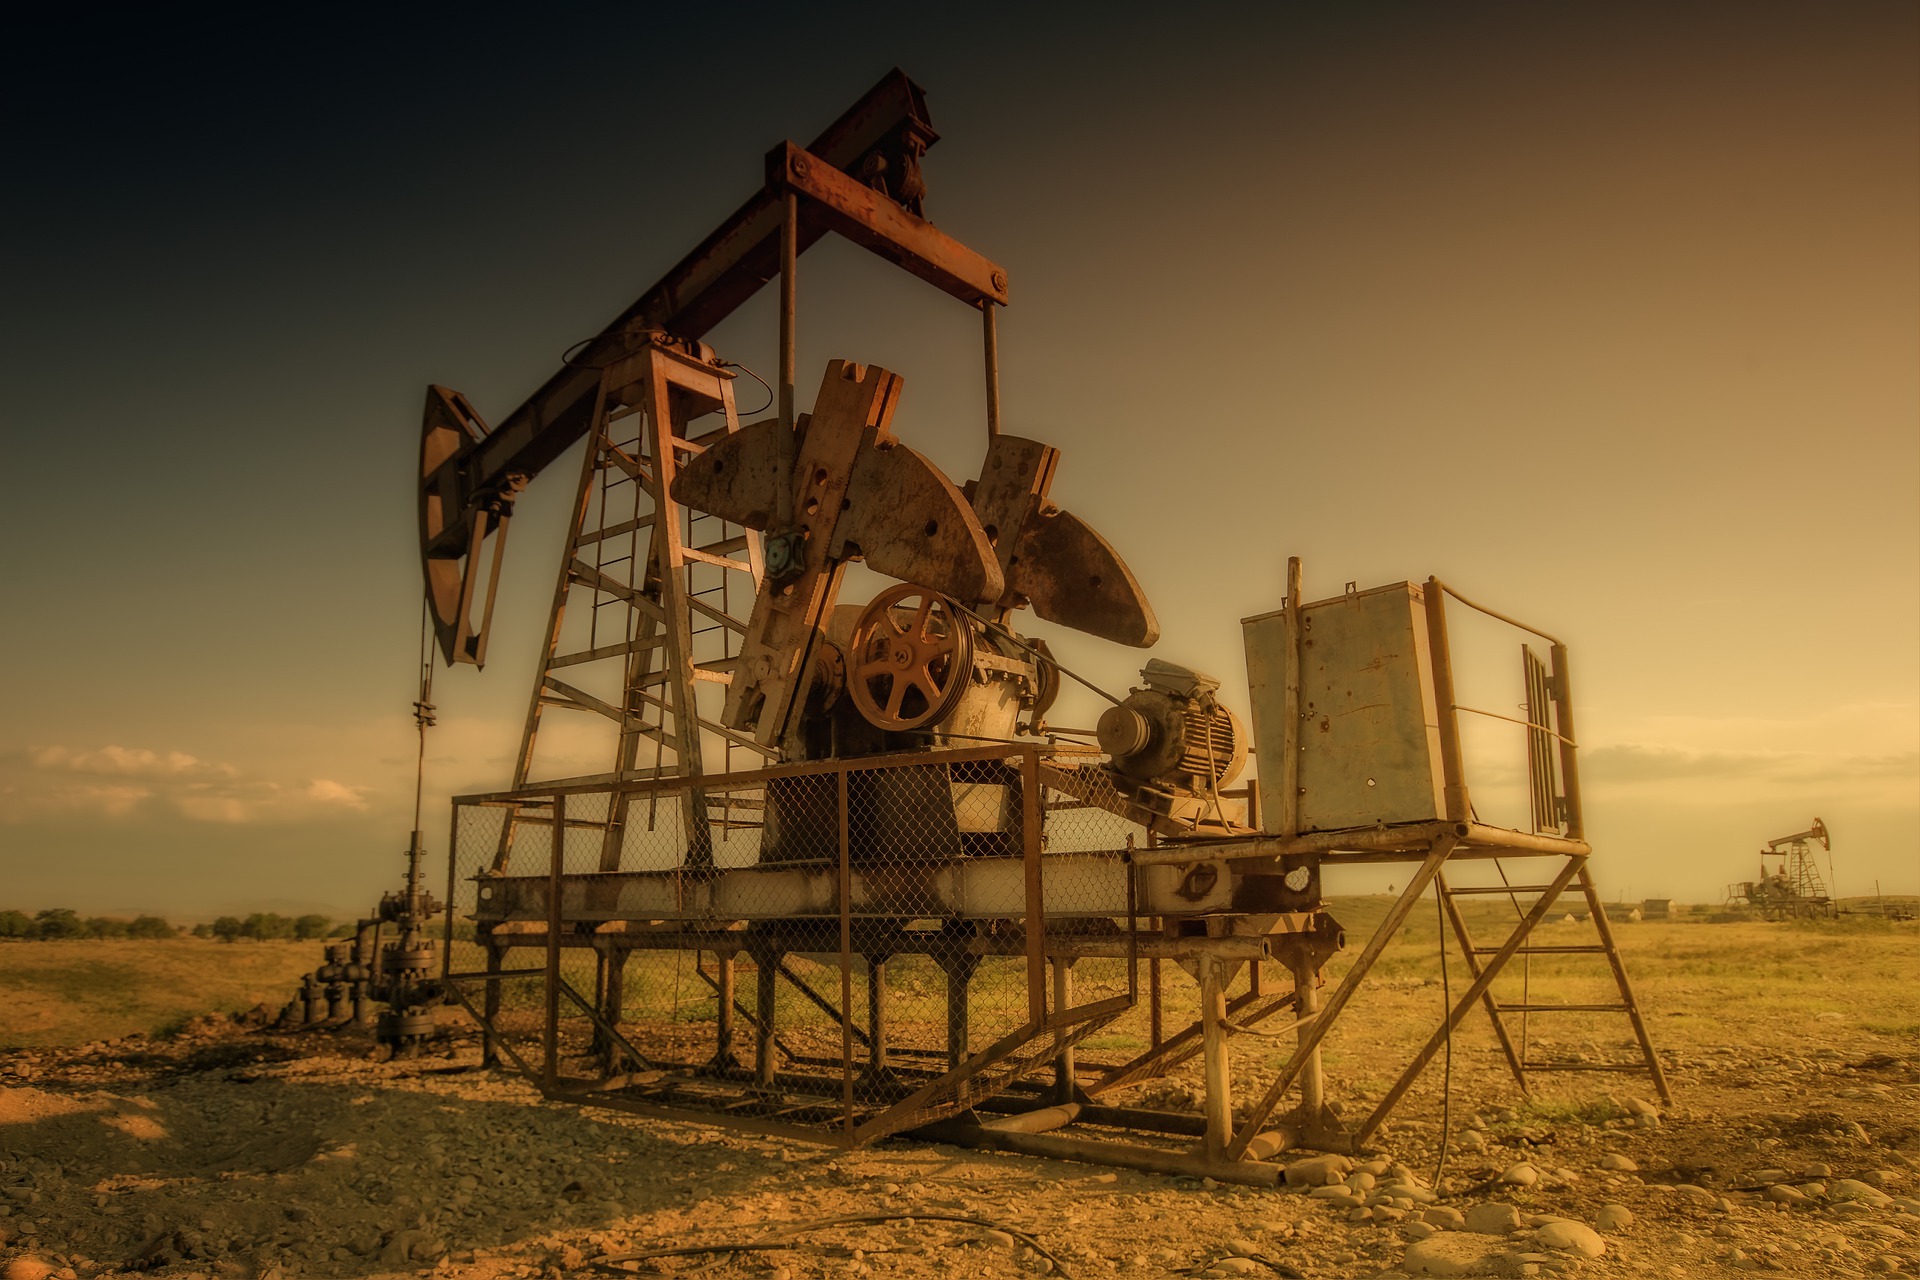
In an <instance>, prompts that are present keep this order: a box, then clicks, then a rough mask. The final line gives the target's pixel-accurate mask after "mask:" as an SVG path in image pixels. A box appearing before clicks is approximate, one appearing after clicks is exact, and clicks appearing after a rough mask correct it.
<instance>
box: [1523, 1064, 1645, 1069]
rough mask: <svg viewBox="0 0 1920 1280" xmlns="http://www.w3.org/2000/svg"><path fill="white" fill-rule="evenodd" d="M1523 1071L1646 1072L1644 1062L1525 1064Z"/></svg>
mask: <svg viewBox="0 0 1920 1280" xmlns="http://www.w3.org/2000/svg"><path fill="white" fill-rule="evenodd" d="M1520 1069H1521V1070H1522V1071H1645V1070H1646V1069H1647V1064H1646V1063H1644V1062H1523V1063H1521V1064H1520Z"/></svg>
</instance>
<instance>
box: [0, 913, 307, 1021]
mask: <svg viewBox="0 0 1920 1280" xmlns="http://www.w3.org/2000/svg"><path fill="white" fill-rule="evenodd" d="M320 960H321V944H320V943H317V942H234V943H226V942H215V941H212V940H210V939H204V938H174V939H169V940H165V941H145V942H133V941H105V942H103V941H97V940H91V939H89V940H85V941H61V942H10V943H5V944H0V1048H30V1047H42V1046H51V1045H71V1044H85V1043H88V1042H90V1041H94V1040H105V1039H110V1038H113V1037H117V1036H124V1035H127V1034H129V1033H131V1032H135V1031H143V1032H147V1033H149V1034H152V1033H158V1032H164V1031H166V1030H167V1029H169V1028H170V1027H172V1026H175V1025H178V1024H179V1023H180V1022H182V1021H184V1020H185V1019H187V1018H191V1017H193V1016H194V1015H196V1014H201V1013H207V1012H220V1013H225V1012H231V1011H234V1010H239V1009H248V1008H251V1007H253V1006H254V1005H256V1004H259V1003H261V1002H262V1001H265V1002H266V1003H268V1004H270V1005H273V1006H274V1007H275V1008H278V1007H279V1006H280V1005H281V1004H284V1003H285V1002H286V1001H288V1000H290V999H292V998H293V993H294V989H295V987H296V986H297V985H298V982H299V979H300V975H301V974H303V973H305V972H307V971H309V970H311V969H312V968H313V967H314V966H315V965H317V964H319V963H320Z"/></svg>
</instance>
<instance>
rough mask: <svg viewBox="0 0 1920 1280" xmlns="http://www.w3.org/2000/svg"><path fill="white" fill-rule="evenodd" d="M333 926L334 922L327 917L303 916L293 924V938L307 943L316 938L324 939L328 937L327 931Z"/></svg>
mask: <svg viewBox="0 0 1920 1280" xmlns="http://www.w3.org/2000/svg"><path fill="white" fill-rule="evenodd" d="M332 924H333V921H331V920H329V919H327V918H326V917H325V916H318V915H314V916H301V917H300V918H299V919H298V920H295V921H294V922H293V936H294V937H296V938H298V939H300V941H302V942H307V941H310V940H312V939H314V938H324V937H326V936H327V930H328V928H330V927H331V926H332Z"/></svg>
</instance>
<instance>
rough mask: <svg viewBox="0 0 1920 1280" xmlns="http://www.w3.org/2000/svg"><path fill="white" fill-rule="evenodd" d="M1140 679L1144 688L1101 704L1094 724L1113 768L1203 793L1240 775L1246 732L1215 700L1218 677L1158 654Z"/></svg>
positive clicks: (1139, 779) (1136, 778)
mask: <svg viewBox="0 0 1920 1280" xmlns="http://www.w3.org/2000/svg"><path fill="white" fill-rule="evenodd" d="M1140 678H1141V679H1142V681H1144V682H1145V683H1144V685H1143V687H1141V688H1138V689H1134V690H1133V691H1131V692H1130V693H1128V694H1127V696H1126V698H1125V700H1124V701H1122V702H1121V703H1120V704H1119V705H1117V706H1113V707H1109V708H1107V710H1106V712H1105V713H1104V714H1103V715H1101V717H1100V721H1099V724H1098V725H1096V726H1095V731H1096V733H1097V735H1098V737H1099V741H1100V749H1101V750H1102V751H1105V752H1106V753H1107V755H1108V756H1109V757H1110V758H1111V759H1112V762H1113V767H1114V768H1115V769H1116V770H1117V771H1119V772H1120V773H1121V774H1124V775H1125V776H1126V777H1128V778H1131V779H1132V780H1134V781H1135V782H1140V783H1146V784H1150V785H1154V786H1159V787H1170V788H1174V789H1177V790H1181V791H1192V792H1196V793H1199V794H1202V795H1206V794H1211V793H1213V792H1216V791H1218V790H1219V789H1220V788H1222V787H1224V786H1226V785H1228V784H1229V783H1231V782H1232V781H1233V780H1234V779H1235V778H1237V777H1239V776H1240V771H1241V770H1242V769H1244V768H1246V764H1247V737H1246V731H1245V729H1243V728H1242V727H1241V724H1240V720H1239V717H1237V716H1235V715H1234V714H1233V712H1232V711H1230V710H1228V709H1227V708H1226V707H1224V706H1222V705H1221V704H1220V702H1219V701H1218V700H1217V699H1216V698H1215V697H1214V691H1215V690H1217V689H1218V688H1219V687H1220V682H1219V681H1218V680H1216V679H1214V678H1213V677H1212V676H1209V675H1204V674H1202V673H1201V672H1198V671H1193V670H1190V669H1188V668H1186V667H1181V666H1175V665H1174V664H1173V663H1171V662H1162V661H1161V660H1160V659H1158V658H1155V659H1153V660H1151V661H1149V662H1148V663H1147V665H1146V666H1145V667H1143V668H1142V669H1141V671H1140Z"/></svg>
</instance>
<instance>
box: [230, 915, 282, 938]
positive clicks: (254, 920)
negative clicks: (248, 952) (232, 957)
mask: <svg viewBox="0 0 1920 1280" xmlns="http://www.w3.org/2000/svg"><path fill="white" fill-rule="evenodd" d="M240 936H241V937H243V938H254V939H257V940H259V941H262V942H270V941H273V940H275V939H278V938H291V937H292V936H293V921H291V920H289V919H287V917H285V916H282V915H275V914H274V913H273V912H271V911H256V912H254V913H253V914H252V915H250V916H248V917H247V918H246V920H245V921H243V922H242V923H241V925H240Z"/></svg>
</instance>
